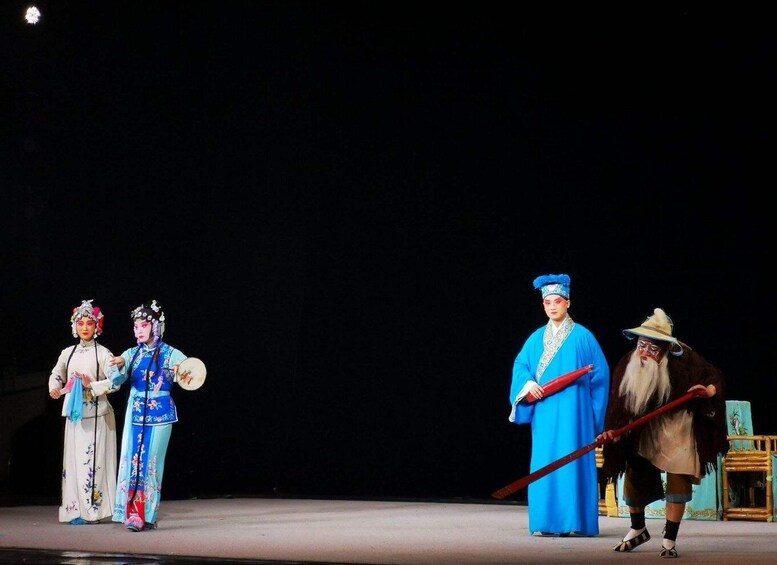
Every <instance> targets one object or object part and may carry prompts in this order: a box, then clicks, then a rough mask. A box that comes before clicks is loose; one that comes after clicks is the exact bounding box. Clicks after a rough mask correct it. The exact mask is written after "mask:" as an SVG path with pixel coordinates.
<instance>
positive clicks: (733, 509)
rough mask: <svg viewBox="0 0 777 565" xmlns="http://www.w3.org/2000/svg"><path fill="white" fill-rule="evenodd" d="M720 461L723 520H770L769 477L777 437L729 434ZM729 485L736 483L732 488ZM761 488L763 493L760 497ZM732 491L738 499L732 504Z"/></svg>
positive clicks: (772, 500)
mask: <svg viewBox="0 0 777 565" xmlns="http://www.w3.org/2000/svg"><path fill="white" fill-rule="evenodd" d="M728 442H729V448H728V453H727V454H726V456H725V457H724V458H723V460H722V465H721V466H722V471H723V520H759V521H760V520H764V521H766V522H772V521H774V490H773V487H774V485H773V482H772V474H773V471H774V459H775V457H776V456H777V436H763V435H729V436H728ZM732 482H737V483H739V484H738V485H737V486H736V487H735V488H734V489H732ZM761 489H763V490H764V493H763V494H762V495H761V493H760V491H761ZM733 490H736V491H737V492H736V494H737V495H738V498H739V499H740V500H739V501H738V503H737V504H735V505H732V500H731V499H732V497H733V495H734V492H732V491H733Z"/></svg>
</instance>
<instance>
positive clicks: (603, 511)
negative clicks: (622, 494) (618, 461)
mask: <svg viewBox="0 0 777 565" xmlns="http://www.w3.org/2000/svg"><path fill="white" fill-rule="evenodd" d="M594 451H595V452H596V468H597V469H601V468H602V465H604V455H603V452H602V448H601V447H597V448H596V449H595V450H594ZM602 492H604V496H603V497H601V493H602ZM599 493H600V498H599V516H615V517H617V516H618V497H617V496H616V495H615V483H611V482H607V479H605V478H603V477H600V478H599Z"/></svg>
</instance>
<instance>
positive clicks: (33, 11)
mask: <svg viewBox="0 0 777 565" xmlns="http://www.w3.org/2000/svg"><path fill="white" fill-rule="evenodd" d="M24 19H25V21H26V22H27V23H28V24H31V25H35V24H37V23H38V22H39V21H40V10H38V8H36V7H35V6H30V7H29V8H27V11H26V12H25V13H24Z"/></svg>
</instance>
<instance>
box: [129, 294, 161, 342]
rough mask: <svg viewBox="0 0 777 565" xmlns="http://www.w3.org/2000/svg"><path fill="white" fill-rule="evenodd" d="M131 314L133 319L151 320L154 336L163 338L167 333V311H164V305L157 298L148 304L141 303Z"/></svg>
mask: <svg viewBox="0 0 777 565" xmlns="http://www.w3.org/2000/svg"><path fill="white" fill-rule="evenodd" d="M131 315H132V320H133V321H135V320H146V321H148V322H151V323H152V325H153V330H152V331H153V334H154V337H155V338H156V339H162V336H163V335H164V333H165V313H164V312H163V311H162V306H161V305H160V304H158V303H157V301H156V300H152V301H151V303H150V304H149V305H148V306H146V305H145V304H141V305H140V306H138V307H137V308H135V309H134V310H133V311H132V314H131Z"/></svg>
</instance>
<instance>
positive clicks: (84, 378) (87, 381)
mask: <svg viewBox="0 0 777 565" xmlns="http://www.w3.org/2000/svg"><path fill="white" fill-rule="evenodd" d="M73 376H74V377H76V378H79V379H81V384H82V385H83V387H84V388H92V382H93V381H94V379H93V378H92V377H90V376H89V375H87V374H86V373H73Z"/></svg>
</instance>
